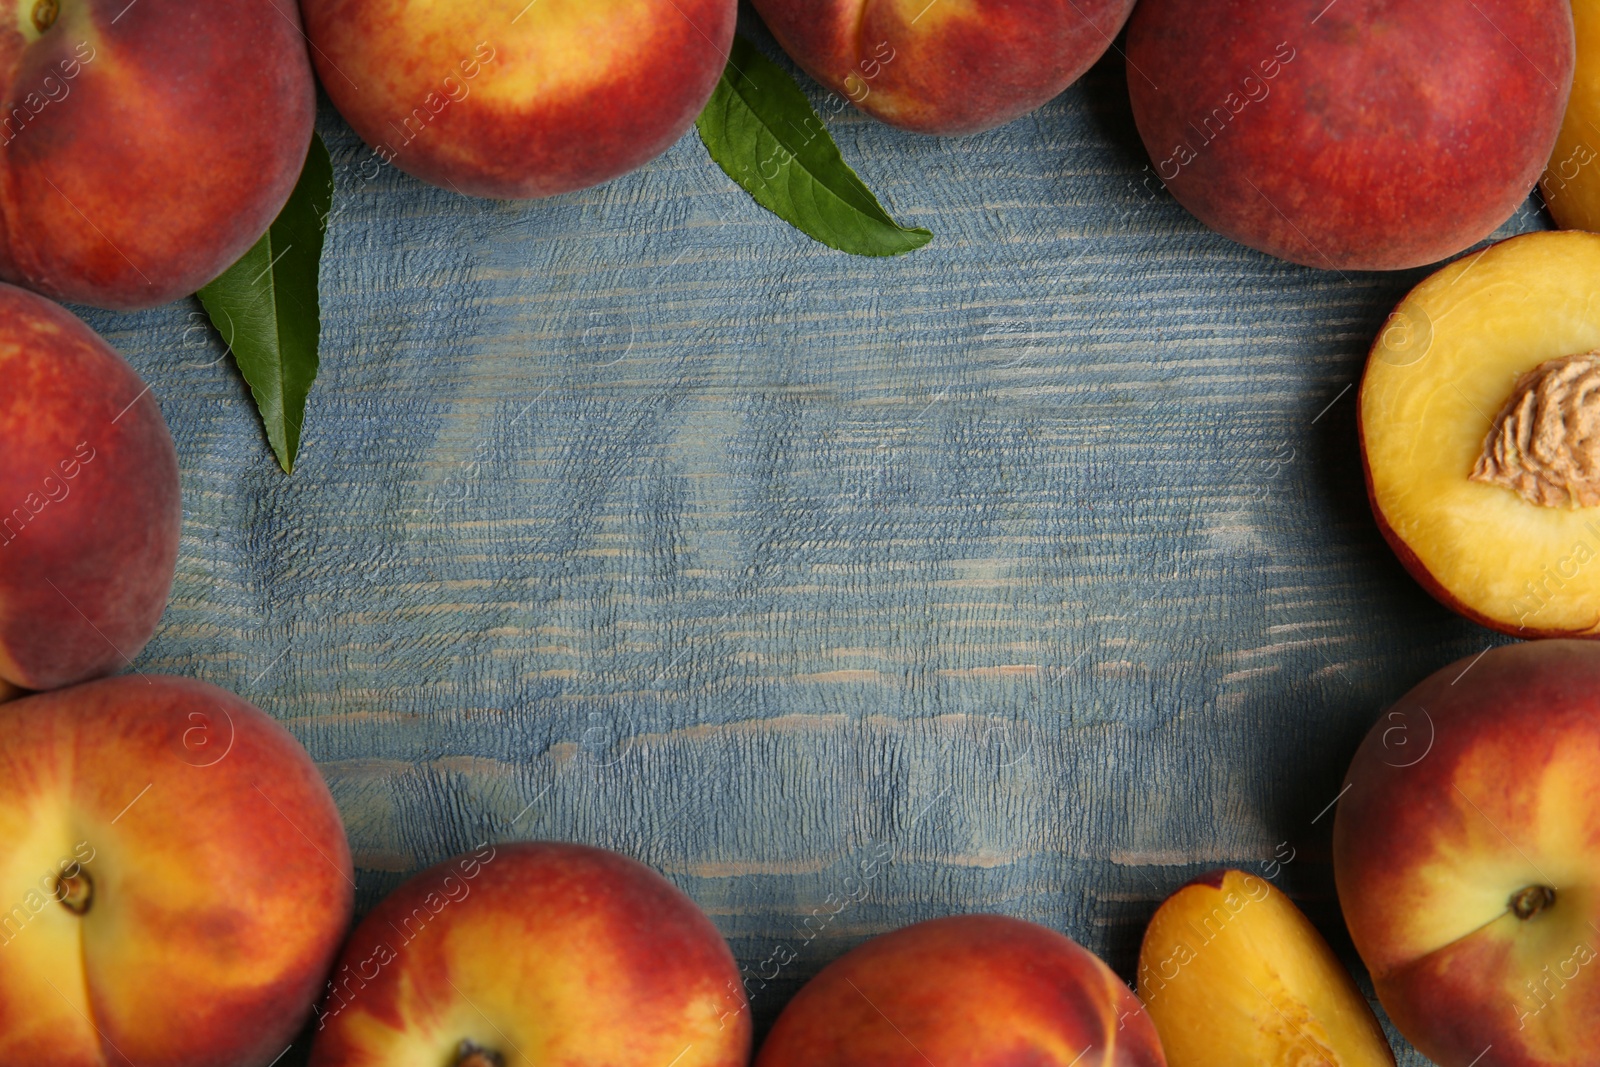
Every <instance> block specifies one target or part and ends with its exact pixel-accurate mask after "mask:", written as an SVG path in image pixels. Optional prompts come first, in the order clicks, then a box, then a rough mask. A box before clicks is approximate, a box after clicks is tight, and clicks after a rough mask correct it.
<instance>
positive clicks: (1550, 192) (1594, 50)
mask: <svg viewBox="0 0 1600 1067" xmlns="http://www.w3.org/2000/svg"><path fill="white" fill-rule="evenodd" d="M1572 24H1573V28H1574V29H1576V30H1577V38H1578V60H1577V65H1576V67H1575V68H1574V72H1573V79H1572V95H1571V96H1570V97H1568V98H1567V110H1566V114H1565V116H1564V117H1563V118H1562V120H1561V134H1560V136H1559V137H1557V138H1556V147H1555V150H1554V151H1552V152H1551V153H1550V163H1549V166H1547V167H1546V168H1545V172H1544V177H1543V178H1542V179H1540V181H1539V188H1540V189H1541V190H1543V192H1544V199H1545V203H1547V204H1548V205H1549V206H1550V214H1552V215H1554V216H1555V217H1556V222H1557V223H1559V224H1560V225H1562V226H1565V227H1568V228H1570V229H1578V230H1600V0H1572Z"/></svg>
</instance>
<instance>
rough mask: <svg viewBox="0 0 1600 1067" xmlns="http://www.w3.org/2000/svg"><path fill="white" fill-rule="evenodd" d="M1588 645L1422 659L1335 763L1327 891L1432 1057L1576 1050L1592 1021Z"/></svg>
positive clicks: (1588, 1047) (1503, 1062) (1511, 1066)
mask: <svg viewBox="0 0 1600 1067" xmlns="http://www.w3.org/2000/svg"><path fill="white" fill-rule="evenodd" d="M1596 768H1600V645H1595V644H1592V643H1590V642H1587V641H1571V640H1551V641H1538V642H1532V643H1527V644H1515V645H1507V646H1503V647H1499V648H1493V649H1490V650H1489V651H1487V652H1484V653H1482V654H1480V655H1479V656H1475V657H1471V658H1468V659H1463V660H1461V661H1460V662H1458V663H1454V664H1452V665H1450V666H1449V667H1446V668H1444V669H1443V670H1440V671H1438V672H1437V673H1435V674H1433V675H1431V676H1430V677H1429V678H1427V679H1426V680H1424V681H1423V682H1422V683H1421V684H1420V685H1418V686H1417V687H1416V688H1414V689H1412V690H1411V691H1410V692H1409V693H1407V694H1406V695H1405V696H1403V697H1401V698H1400V700H1399V702H1398V703H1396V704H1395V705H1394V707H1393V708H1391V709H1390V710H1389V711H1388V712H1386V713H1385V714H1384V715H1383V716H1382V717H1381V718H1380V719H1379V720H1378V722H1377V724H1376V725H1375V726H1373V728H1372V731H1371V732H1370V733H1368V734H1367V737H1366V739H1365V740H1364V741H1363V742H1362V743H1361V747H1360V749H1359V750H1358V751H1357V752H1356V756H1355V759H1354V760H1353V761H1352V762H1351V764H1350V770H1349V773H1348V774H1347V775H1346V777H1345V787H1344V789H1345V791H1344V793H1343V795H1342V797H1341V799H1340V801H1339V808H1338V814H1337V816H1336V819H1335V822H1334V831H1333V864H1334V876H1335V879H1336V881H1337V883H1338V889H1339V903H1340V905H1341V907H1342V908H1343V910H1344V916H1345V921H1346V923H1347V924H1348V925H1349V928H1350V936H1351V938H1352V939H1353V940H1354V941H1355V945H1356V949H1357V950H1358V951H1359V952H1360V953H1361V958H1362V960H1364V961H1365V962H1366V965H1367V968H1368V970H1370V971H1371V972H1372V981H1373V985H1374V986H1375V987H1376V989H1377V992H1378V997H1379V999H1380V1000H1382V1002H1383V1006H1384V1007H1385V1008H1386V1009H1387V1010H1388V1013H1389V1017H1390V1018H1391V1019H1392V1020H1393V1021H1394V1024H1395V1026H1397V1027H1399V1029H1400V1032H1401V1033H1403V1034H1404V1035H1405V1036H1406V1037H1407V1038H1409V1039H1410V1041H1411V1043H1412V1044H1414V1045H1416V1047H1417V1048H1418V1049H1419V1050H1420V1051H1421V1052H1422V1053H1423V1055H1425V1056H1427V1057H1428V1058H1429V1059H1431V1060H1433V1061H1434V1062H1436V1063H1441V1064H1468V1063H1475V1064H1477V1067H1579V1065H1587V1064H1592V1063H1594V1062H1595V1054H1594V1035H1595V1033H1596V1030H1597V1028H1600V977H1597V975H1600V848H1597V843H1600V776H1597V774H1596Z"/></svg>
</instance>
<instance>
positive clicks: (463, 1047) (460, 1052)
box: [450, 1041, 506, 1067]
mask: <svg viewBox="0 0 1600 1067" xmlns="http://www.w3.org/2000/svg"><path fill="white" fill-rule="evenodd" d="M450 1067H506V1061H505V1058H504V1057H503V1056H501V1055H500V1053H498V1052H494V1051H491V1050H490V1049H486V1048H480V1047H479V1046H477V1045H474V1044H473V1043H472V1042H471V1041H463V1042H461V1044H460V1045H458V1046H457V1047H456V1058H455V1062H453V1063H452V1064H451V1065H450Z"/></svg>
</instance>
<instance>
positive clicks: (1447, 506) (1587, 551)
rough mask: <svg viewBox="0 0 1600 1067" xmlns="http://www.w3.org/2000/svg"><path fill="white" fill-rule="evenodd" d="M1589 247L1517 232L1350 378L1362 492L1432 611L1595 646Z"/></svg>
mask: <svg viewBox="0 0 1600 1067" xmlns="http://www.w3.org/2000/svg"><path fill="white" fill-rule="evenodd" d="M1597 293H1600V236H1597V235H1595V234H1589V233H1580V232H1577V231H1560V232H1546V233H1532V234H1524V235H1523V236H1521V237H1513V238H1511V239H1510V240H1507V241H1502V242H1500V243H1499V244H1496V245H1492V246H1490V247H1489V248H1486V249H1484V250H1483V251H1481V252H1479V253H1477V254H1475V255H1471V256H1466V257H1464V258H1462V259H1459V260H1457V261H1456V262H1454V263H1452V264H1450V265H1449V266H1448V267H1445V268H1444V269H1443V270H1440V271H1439V272H1438V273H1436V274H1434V275H1433V276H1432V277H1430V278H1428V279H1427V280H1426V281H1424V282H1423V283H1422V284H1421V285H1419V286H1417V287H1416V288H1415V289H1413V290H1412V291H1411V293H1410V294H1409V295H1408V296H1407V297H1406V298H1405V299H1404V300H1403V301H1401V303H1400V306H1399V307H1397V308H1396V309H1395V311H1394V313H1393V315H1391V316H1390V318H1389V320H1388V322H1387V323H1386V324H1385V326H1384V329H1383V331H1382V333H1381V334H1380V335H1379V337H1378V340H1377V343H1376V344H1374V345H1373V347H1372V354H1371V356H1370V357H1369V359H1368V360H1367V370H1366V374H1365V376H1364V377H1363V378H1362V382H1361V400H1360V415H1359V422H1360V435H1361V454H1362V462H1363V465H1364V467H1365V470H1366V478H1367V495H1368V498H1369V499H1370V501H1371V503H1372V512H1373V515H1375V516H1376V517H1377V520H1378V526H1379V528H1380V529H1381V530H1382V531H1383V535H1384V537H1385V538H1387V539H1388V541H1389V544H1390V546H1391V547H1393V548H1394V550H1395V552H1396V553H1397V554H1398V555H1399V557H1400V561H1401V562H1402V563H1404V564H1405V566H1406V569H1407V570H1409V571H1410V572H1411V573H1412V575H1413V576H1414V577H1415V578H1416V579H1417V580H1418V581H1419V582H1421V583H1422V585H1423V586H1424V587H1425V588H1426V589H1427V590H1428V591H1429V592H1430V593H1432V594H1433V595H1434V596H1435V597H1436V598H1437V599H1438V600H1439V601H1440V602H1441V603H1443V604H1444V605H1446V606H1447V607H1450V608H1452V609H1454V610H1456V611H1458V612H1460V613H1461V614H1463V615H1465V616H1467V617H1468V618H1470V619H1473V620H1475V621H1477V622H1480V623H1482V624H1483V625H1485V626H1489V627H1492V628H1494V629H1496V630H1500V631H1501V632H1503V633H1508V634H1513V635H1515V636H1519V637H1571V636H1583V637H1593V636H1597V635H1600V561H1597V557H1600V314H1597V313H1596V312H1597V310H1600V308H1597V302H1600V296H1597Z"/></svg>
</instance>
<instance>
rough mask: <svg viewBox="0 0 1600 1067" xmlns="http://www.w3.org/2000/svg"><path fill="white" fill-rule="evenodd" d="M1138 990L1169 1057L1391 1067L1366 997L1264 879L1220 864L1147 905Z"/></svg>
mask: <svg viewBox="0 0 1600 1067" xmlns="http://www.w3.org/2000/svg"><path fill="white" fill-rule="evenodd" d="M1139 998H1140V999H1141V1000H1143V1001H1144V1005H1145V1012H1146V1013H1147V1014H1148V1015H1149V1016H1150V1019H1151V1021H1152V1022H1154V1023H1155V1025H1156V1032H1157V1033H1158V1034H1160V1035H1161V1047H1162V1048H1163V1049H1164V1050H1165V1051H1166V1054H1167V1063H1168V1064H1170V1065H1171V1067H1223V1065H1231V1064H1237V1063H1249V1064H1254V1065H1257V1067H1301V1065H1303V1064H1318V1065H1325V1067H1394V1054H1393V1053H1392V1052H1390V1050H1389V1043H1388V1042H1387V1041H1386V1040H1385V1039H1384V1036H1383V1030H1382V1029H1381V1028H1380V1027H1379V1026H1378V1020H1377V1019H1376V1018H1375V1017H1374V1016H1373V1014H1372V1009H1371V1008H1370V1007H1368V1006H1367V1002H1366V999H1365V998H1364V997H1362V995H1361V992H1360V990H1358V989H1357V988H1356V986H1355V983H1354V982H1352V981H1351V980H1350V975H1349V973H1348V972H1346V971H1345V969H1344V967H1343V966H1342V965H1341V964H1340V963H1339V960H1338V957H1336V956H1335V955H1334V954H1333V950H1332V949H1330V948H1329V947H1328V943H1327V942H1326V941H1324V940H1323V939H1322V935H1321V934H1319V933H1318V932H1317V928H1316V927H1315V926H1312V925H1311V922H1310V920H1308V919H1307V918H1306V917H1305V916H1304V915H1303V914H1301V912H1300V909H1299V908H1297V907H1295V906H1294V903H1293V902H1292V901H1290V900H1289V898H1288V897H1286V896H1284V895H1283V893H1282V892H1280V891H1279V890H1278V889H1276V888H1274V887H1273V885H1272V883H1270V882H1268V881H1267V880H1266V879H1264V878H1261V877H1258V876H1257V875H1253V874H1246V873H1244V872H1243V871H1232V870H1230V871H1217V872H1215V873H1213V874H1211V875H1208V876H1206V877H1204V878H1200V879H1197V880H1196V881H1193V882H1190V883H1189V884H1188V885H1186V886H1184V887H1183V888H1182V889H1180V890H1178V891H1177V892H1176V893H1174V894H1172V896H1170V897H1168V898H1167V900H1166V902H1165V903H1163V904H1162V905H1161V907H1160V908H1158V909H1157V910H1156V913H1155V915H1154V917H1152V918H1151V920H1150V926H1149V928H1148V929H1147V930H1146V931H1145V935H1144V944H1143V945H1142V946H1140V949H1139Z"/></svg>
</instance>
